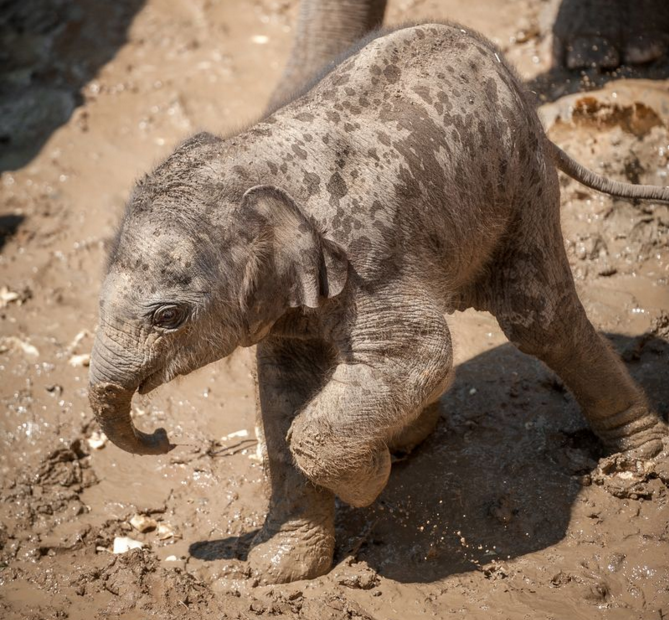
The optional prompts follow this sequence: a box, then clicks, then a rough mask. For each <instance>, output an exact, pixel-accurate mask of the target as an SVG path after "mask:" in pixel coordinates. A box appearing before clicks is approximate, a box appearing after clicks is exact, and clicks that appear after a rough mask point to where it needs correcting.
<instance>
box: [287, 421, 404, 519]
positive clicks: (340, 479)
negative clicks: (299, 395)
mask: <svg viewBox="0 0 669 620" xmlns="http://www.w3.org/2000/svg"><path fill="white" fill-rule="evenodd" d="M287 439H288V443H289V445H290V451H291V453H292V455H293V459H294V461H295V464H296V465H297V467H298V468H299V469H300V471H301V472H302V473H303V474H304V475H305V476H306V477H307V478H308V479H309V480H311V482H313V483H314V484H316V485H318V486H321V487H324V488H326V489H329V490H330V491H332V492H333V493H334V494H335V495H336V496H337V497H339V499H341V500H342V501H343V502H345V503H347V504H349V505H350V506H353V507H354V508H363V507H364V506H369V505H370V504H371V503H372V502H373V501H374V500H375V499H376V498H377V497H378V496H379V494H380V493H381V491H383V489H384V487H385V486H386V484H387V482H388V477H389V476H390V467H391V459H390V451H389V450H388V448H387V446H386V444H385V443H384V442H382V441H375V442H357V441H356V439H353V440H351V439H350V438H349V437H347V436H346V434H345V433H343V432H339V433H337V432H335V431H334V430H333V429H329V428H323V426H322V424H319V422H318V421H315V420H305V419H304V418H302V417H299V416H298V417H297V418H296V419H295V420H294V422H293V424H292V426H291V427H290V430H289V431H288V436H287Z"/></svg>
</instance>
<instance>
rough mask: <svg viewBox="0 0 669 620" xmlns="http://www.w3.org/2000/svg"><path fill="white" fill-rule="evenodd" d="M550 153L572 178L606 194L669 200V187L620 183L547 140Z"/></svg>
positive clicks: (561, 168) (662, 200)
mask: <svg viewBox="0 0 669 620" xmlns="http://www.w3.org/2000/svg"><path fill="white" fill-rule="evenodd" d="M546 142H547V143H548V147H549V150H550V155H551V157H552V159H553V161H554V162H555V165H556V166H557V167H558V168H559V169H560V170H562V172H564V173H565V174H567V175H569V176H570V177H571V178H572V179H576V180H577V181H578V182H579V183H582V184H583V185H585V186H586V187H589V188H591V189H594V190H597V191H598V192H602V193H604V194H610V195H611V196H617V197H619V198H643V199H645V200H659V201H661V202H669V187H660V186H659V185H633V184H631V183H620V182H618V181H612V180H611V179H607V178H606V177H602V176H599V175H598V174H595V173H594V172H592V171H591V170H588V169H587V168H586V167H585V166H582V165H581V164H579V163H578V162H577V161H575V160H573V159H572V158H571V157H569V155H567V153H565V152H564V151H563V150H562V149H561V148H560V147H559V146H557V145H555V144H553V143H552V142H551V141H550V140H547V141H546Z"/></svg>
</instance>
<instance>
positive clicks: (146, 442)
mask: <svg viewBox="0 0 669 620" xmlns="http://www.w3.org/2000/svg"><path fill="white" fill-rule="evenodd" d="M110 358H111V359H110ZM114 366H116V364H114V362H113V357H111V356H110V352H109V349H107V348H106V347H105V346H104V345H103V344H102V342H101V337H100V335H99V334H98V336H97V337H96V339H95V345H94V347H93V353H92V355H91V367H90V383H89V388H88V399H89V402H90V404H91V408H92V409H93V413H94V414H95V417H96V419H97V421H98V422H99V424H100V427H101V428H102V431H103V432H104V434H105V435H107V437H108V438H109V439H110V441H111V442H112V443H114V444H115V445H117V446H118V447H119V448H121V449H122V450H125V451H126V452H131V453H132V454H166V453H167V452H169V451H170V450H171V449H172V448H174V446H173V445H172V444H170V442H169V439H168V437H167V432H166V431H165V429H163V428H159V429H157V430H156V431H155V432H153V433H151V434H147V433H143V432H141V431H139V430H137V429H136V428H135V426H134V424H133V422H132V419H131V417H130V402H131V400H132V397H133V394H134V393H135V391H136V389H137V384H135V383H134V382H132V381H130V380H129V379H126V380H123V379H121V378H120V377H115V376H112V375H113V370H112V369H113V367H114Z"/></svg>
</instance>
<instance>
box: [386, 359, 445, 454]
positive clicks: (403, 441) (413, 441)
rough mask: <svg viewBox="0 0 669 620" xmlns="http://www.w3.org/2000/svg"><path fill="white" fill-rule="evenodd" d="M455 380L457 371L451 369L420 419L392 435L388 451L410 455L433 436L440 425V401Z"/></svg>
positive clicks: (423, 410) (419, 416)
mask: <svg viewBox="0 0 669 620" xmlns="http://www.w3.org/2000/svg"><path fill="white" fill-rule="evenodd" d="M454 379H455V370H454V369H453V368H450V369H449V371H448V372H447V373H446V375H445V377H444V380H443V381H442V383H441V384H440V385H439V387H438V388H437V389H436V390H435V394H434V396H433V397H432V398H430V399H428V401H427V403H428V404H426V405H425V406H424V407H423V409H422V410H421V412H420V414H419V415H418V417H417V418H416V419H415V420H413V421H411V422H410V423H409V424H407V425H406V426H404V427H402V428H401V429H400V430H399V431H398V432H396V433H394V434H393V435H392V437H391V438H390V439H389V440H388V449H389V450H390V452H391V453H392V454H394V455H406V454H410V453H411V452H412V451H413V450H414V449H415V448H417V447H418V446H419V445H420V444H422V443H423V442H424V441H425V440H426V439H427V438H428V437H429V436H430V435H431V434H432V432H433V431H434V429H435V428H436V427H437V424H438V423H439V418H440V412H439V409H440V402H439V399H440V398H441V396H442V394H443V393H444V392H446V390H448V389H449V388H450V387H451V385H452V384H453V380H454Z"/></svg>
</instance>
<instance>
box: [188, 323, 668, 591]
mask: <svg viewBox="0 0 669 620" xmlns="http://www.w3.org/2000/svg"><path fill="white" fill-rule="evenodd" d="M607 336H608V338H609V340H610V341H611V342H612V344H613V346H614V347H615V348H616V349H617V350H618V351H619V353H620V354H621V355H622V356H623V359H625V360H626V361H628V362H629V363H628V367H629V370H630V372H631V373H632V375H633V376H634V377H635V379H636V380H637V381H638V382H639V383H640V384H641V385H642V386H643V387H644V389H645V390H646V392H647V394H648V396H649V398H650V400H651V402H653V403H654V404H655V406H656V407H657V408H658V409H659V411H660V412H661V413H663V414H664V415H666V412H667V410H668V409H669V404H668V403H669V367H668V366H667V364H666V362H663V359H664V360H666V358H667V355H669V343H667V342H666V341H665V340H662V339H660V338H656V337H654V336H652V335H650V334H645V335H643V336H639V337H635V338H630V337H626V336H619V335H611V334H607ZM603 455H604V448H603V446H602V445H601V443H600V442H599V440H598V439H597V437H596V436H595V435H594V434H593V433H592V432H591V431H590V430H589V429H588V427H587V424H586V422H585V419H584V418H583V416H582V414H581V412H580V409H579V407H578V406H577V404H576V402H575V401H574V399H573V398H572V396H571V395H570V394H569V393H568V392H567V391H566V390H565V388H564V386H563V385H562V384H561V382H560V381H559V379H557V377H555V375H554V374H552V373H551V372H550V371H549V370H548V369H547V368H546V367H545V366H544V365H542V364H541V363H540V362H538V361H537V360H535V359H534V358H531V357H529V356H526V355H523V354H522V353H520V352H519V351H518V350H517V349H516V348H515V347H513V346H512V345H510V344H505V345H502V346H498V347H495V348H493V349H491V350H489V351H486V352H484V353H482V354H480V355H477V356H476V357H474V358H472V359H470V360H469V361H467V362H465V363H463V364H461V365H460V366H458V368H457V374H456V381H455V383H454V385H453V387H452V388H451V389H450V390H449V391H448V393H447V394H445V395H444V397H443V398H442V420H441V421H440V424H439V426H438V427H437V430H436V431H435V432H434V433H433V434H432V435H431V436H430V437H429V438H428V439H427V440H426V441H425V442H424V443H423V444H422V445H421V446H420V447H419V448H418V449H416V450H415V452H414V453H413V454H411V455H410V457H409V458H406V459H404V460H401V461H399V462H396V463H395V465H394V467H393V472H392V475H391V478H390V482H389V484H388V486H387V487H386V489H385V490H384V492H383V493H382V495H381V496H380V498H379V499H378V500H377V501H376V502H375V503H374V504H373V505H372V506H370V507H369V508H365V509H353V508H350V507H348V506H346V505H344V504H338V507H337V522H336V528H337V551H336V557H335V562H336V563H338V562H341V561H342V560H343V559H344V558H346V557H349V556H354V557H356V558H357V559H359V560H364V561H366V562H367V563H368V564H369V566H371V567H372V568H373V569H374V570H376V571H377V572H378V573H379V574H380V575H382V576H384V577H386V578H389V579H393V580H396V581H399V582H404V583H413V582H432V581H436V580H439V579H443V578H444V577H446V576H448V575H452V574H456V573H464V572H469V571H480V570H482V571H484V572H486V573H490V574H491V578H495V575H494V573H496V572H498V571H502V572H503V570H504V568H503V561H505V560H509V559H513V558H516V557H519V556H523V555H526V554H528V553H532V552H535V551H539V550H542V549H546V548H548V547H550V546H552V545H554V544H556V543H558V542H559V541H560V540H562V539H563V538H564V536H565V533H566V531H567V527H568V525H569V521H570V516H571V509H572V505H573V504H574V502H575V501H577V497H578V494H579V492H580V490H581V489H582V487H583V485H586V484H589V483H590V477H589V474H590V472H591V471H592V470H593V469H594V468H595V466H596V464H597V460H598V459H599V458H600V457H601V456H603ZM256 531H257V530H256ZM256 531H253V532H248V533H246V534H244V535H243V536H241V537H230V538H226V539H222V540H213V541H199V542H196V543H193V544H192V545H191V546H190V553H191V555H192V556H193V557H196V558H198V559H201V560H205V561H207V560H221V559H232V558H236V559H241V560H245V559H246V555H247V552H248V549H249V547H250V544H251V541H252V539H253V536H254V535H255V533H256ZM502 576H503V575H502Z"/></svg>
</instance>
